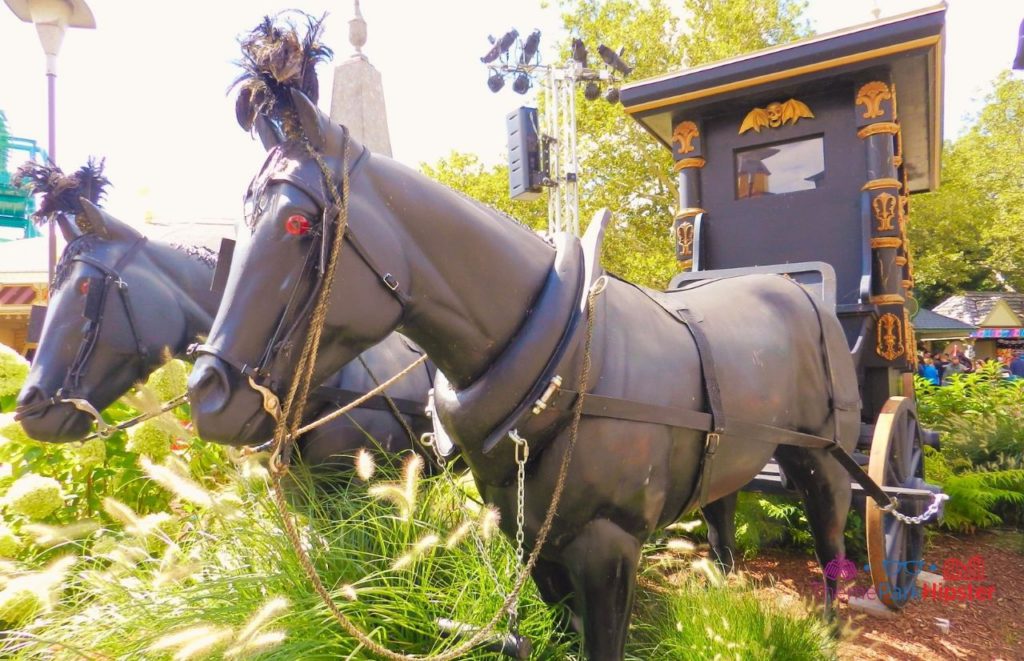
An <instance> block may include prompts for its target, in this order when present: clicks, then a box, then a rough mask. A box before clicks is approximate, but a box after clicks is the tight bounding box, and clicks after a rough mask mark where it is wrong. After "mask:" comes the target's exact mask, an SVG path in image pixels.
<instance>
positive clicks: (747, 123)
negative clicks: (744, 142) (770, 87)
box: [740, 99, 814, 135]
mask: <svg viewBox="0 0 1024 661" xmlns="http://www.w3.org/2000/svg"><path fill="white" fill-rule="evenodd" d="M803 118H807V119H814V113H813V112H811V109H810V108H809V107H808V106H807V104H806V103H804V102H803V101H797V100H796V99H790V100H789V101H782V102H779V101H776V102H775V103H769V104H768V105H767V106H765V107H764V108H754V109H753V110H751V111H750V112H748V113H747V116H746V117H744V118H743V123H742V124H741V125H740V135H743V134H744V133H746V132H747V131H749V130H751V129H753V130H754V133H760V132H761V129H762V128H764V127H765V126H767V127H769V128H773V129H777V128H779V127H780V126H782V125H784V124H796V123H797V122H798V121H799V120H801V119H803Z"/></svg>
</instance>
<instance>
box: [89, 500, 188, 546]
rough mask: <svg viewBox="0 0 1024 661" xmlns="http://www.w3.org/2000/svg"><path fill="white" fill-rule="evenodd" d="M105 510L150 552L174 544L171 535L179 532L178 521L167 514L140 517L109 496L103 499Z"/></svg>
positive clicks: (158, 513)
mask: <svg viewBox="0 0 1024 661" xmlns="http://www.w3.org/2000/svg"><path fill="white" fill-rule="evenodd" d="M103 510H104V511H105V512H106V513H107V514H109V515H110V516H111V518H113V519H115V520H117V521H119V522H120V523H121V524H122V525H124V531H125V532H126V533H127V534H129V535H131V536H132V537H135V538H136V539H138V540H139V541H140V542H142V543H143V544H145V546H146V549H147V550H148V551H151V552H152V551H155V550H157V549H159V547H160V546H161V545H162V544H173V543H174V542H173V540H172V539H171V535H173V534H175V533H176V532H177V528H178V519H176V518H174V517H173V516H171V515H170V514H169V513H167V512H156V513H154V514H147V515H146V516H139V514H138V513H137V512H136V511H135V510H133V509H132V508H131V507H128V506H127V505H125V504H124V503H122V502H121V501H119V500H117V499H115V498H111V497H109V496H108V497H107V498H104V499H103Z"/></svg>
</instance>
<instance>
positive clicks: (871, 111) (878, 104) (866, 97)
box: [854, 80, 892, 119]
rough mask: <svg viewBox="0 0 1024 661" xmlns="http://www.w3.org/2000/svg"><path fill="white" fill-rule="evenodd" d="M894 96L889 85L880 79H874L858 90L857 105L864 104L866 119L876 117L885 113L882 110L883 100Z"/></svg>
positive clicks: (855, 102)
mask: <svg viewBox="0 0 1024 661" xmlns="http://www.w3.org/2000/svg"><path fill="white" fill-rule="evenodd" d="M891 98H892V92H890V91H889V86H888V85H886V84H885V83H883V82H882V81H880V80H872V81H871V82H870V83H865V84H864V85H861V88H860V89H859V90H857V98H856V100H855V101H854V104H855V105H858V106H859V105H863V106H864V115H863V117H864V119H874V118H875V117H881V116H882V115H884V114H885V112H884V111H883V110H882V101H885V100H886V99H891Z"/></svg>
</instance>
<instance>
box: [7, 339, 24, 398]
mask: <svg viewBox="0 0 1024 661" xmlns="http://www.w3.org/2000/svg"><path fill="white" fill-rule="evenodd" d="M26 377H28V361H27V360H25V358H24V357H22V356H21V354H19V353H18V352H17V351H15V350H14V349H12V348H10V347H9V346H7V345H6V344H3V343H0V397H10V396H12V395H17V394H18V391H19V390H21V384H23V383H24V382H25V378H26Z"/></svg>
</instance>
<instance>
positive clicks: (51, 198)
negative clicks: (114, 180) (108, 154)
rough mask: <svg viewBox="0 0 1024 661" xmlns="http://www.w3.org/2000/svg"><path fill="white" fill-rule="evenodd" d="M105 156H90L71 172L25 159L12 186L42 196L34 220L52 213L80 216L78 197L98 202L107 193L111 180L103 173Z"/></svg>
mask: <svg viewBox="0 0 1024 661" xmlns="http://www.w3.org/2000/svg"><path fill="white" fill-rule="evenodd" d="M105 165H106V159H105V158H104V159H100V160H99V162H97V161H96V159H94V158H92V157H91V156H90V157H89V159H88V161H87V162H86V164H85V165H83V166H82V167H80V168H78V171H77V172H75V173H74V174H71V175H65V174H64V171H63V170H61V169H60V168H59V167H57V166H56V165H54V164H53V163H46V164H44V163H36V162H34V161H27V162H25V163H24V164H22V165H21V167H19V168H18V169H17V171H15V173H14V185H15V186H17V187H19V188H25V189H27V190H29V191H31V192H32V194H33V195H41V196H42V198H41V199H40V201H39V209H38V210H37V211H36V212H35V213H34V214H32V217H33V218H35V220H36V221H37V222H39V221H42V220H43V219H45V218H47V217H49V216H50V215H51V214H53V213H66V214H73V215H76V216H77V215H79V214H81V213H83V210H82V203H81V200H80V198H83V197H84V198H85V199H87V200H89V201H90V202H92V203H93V204H97V205H98V204H99V203H100V201H101V200H102V199H103V196H104V195H105V194H106V190H105V189H106V187H107V186H109V185H110V180H109V179H107V178H106V177H105V176H104V175H103V168H104V166H105Z"/></svg>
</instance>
